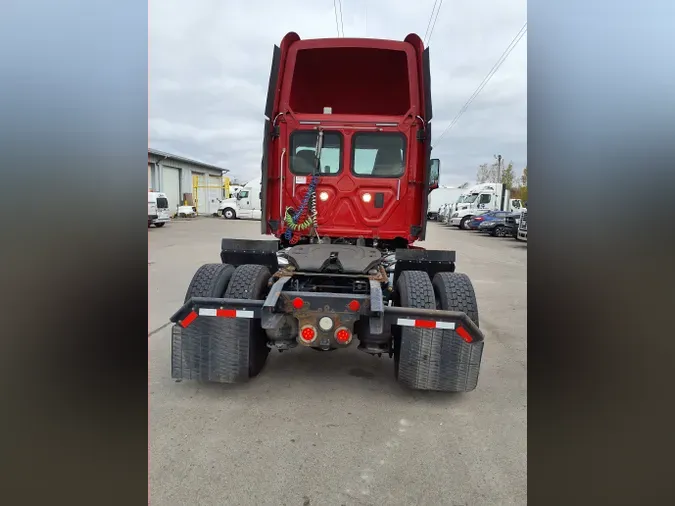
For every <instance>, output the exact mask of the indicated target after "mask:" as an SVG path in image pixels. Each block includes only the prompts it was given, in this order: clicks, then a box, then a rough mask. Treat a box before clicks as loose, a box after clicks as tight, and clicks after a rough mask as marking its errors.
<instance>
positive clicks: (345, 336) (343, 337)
mask: <svg viewBox="0 0 675 506" xmlns="http://www.w3.org/2000/svg"><path fill="white" fill-rule="evenodd" d="M335 340H336V341H337V342H338V343H340V344H349V342H350V341H351V340H352V333H351V331H350V330H349V329H348V328H346V327H339V328H338V329H337V330H336V331H335Z"/></svg>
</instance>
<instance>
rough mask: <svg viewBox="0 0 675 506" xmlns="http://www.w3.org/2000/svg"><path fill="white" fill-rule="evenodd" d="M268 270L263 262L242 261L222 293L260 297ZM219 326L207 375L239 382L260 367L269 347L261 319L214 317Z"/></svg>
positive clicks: (218, 380) (265, 358) (216, 378)
mask: <svg viewBox="0 0 675 506" xmlns="http://www.w3.org/2000/svg"><path fill="white" fill-rule="evenodd" d="M270 276H271V275H270V271H269V269H268V268H267V267H265V266H263V265H241V266H239V267H237V268H236V270H235V271H234V274H233V275H232V279H231V280H230V283H229V285H228V286H227V290H225V295H224V297H225V298H227V299H254V300H256V299H260V298H263V297H264V293H265V289H266V288H267V283H268V281H269V279H270ZM214 319H217V320H220V323H221V328H220V331H219V333H218V335H217V336H215V339H214V338H212V339H211V348H210V358H211V360H210V362H211V363H210V366H211V367H210V371H209V372H210V378H211V381H217V382H219V383H242V382H245V381H247V380H248V379H249V378H253V377H255V376H257V375H258V374H259V373H260V371H261V370H262V368H263V366H264V365H265V362H266V361H267V355H268V354H269V348H268V347H267V335H266V334H265V331H264V330H263V329H262V327H261V325H260V320H257V319H250V320H249V319H243V318H214Z"/></svg>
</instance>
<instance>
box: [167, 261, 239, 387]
mask: <svg viewBox="0 0 675 506" xmlns="http://www.w3.org/2000/svg"><path fill="white" fill-rule="evenodd" d="M233 273H234V267H233V266H231V265H228V264H205V265H202V266H201V267H200V268H199V269H197V272H196V273H195V275H194V276H193V277H192V281H190V285H189V286H188V289H187V292H186V293H185V299H184V301H183V302H187V301H188V300H190V299H191V298H192V297H222V296H223V294H224V293H225V289H226V288H227V284H228V283H229V281H230V278H231V277H232V274H233ZM215 319H216V318H198V319H197V321H195V323H193V324H192V325H191V326H190V327H189V328H187V329H183V330H182V331H181V332H180V334H179V335H176V336H173V337H172V340H171V360H172V369H173V370H172V377H176V378H181V379H182V378H184V379H195V380H198V381H203V382H208V381H209V369H210V365H209V349H210V348H211V339H212V338H213V337H214V336H215V335H217V333H218V327H217V322H214V321H213V320H215Z"/></svg>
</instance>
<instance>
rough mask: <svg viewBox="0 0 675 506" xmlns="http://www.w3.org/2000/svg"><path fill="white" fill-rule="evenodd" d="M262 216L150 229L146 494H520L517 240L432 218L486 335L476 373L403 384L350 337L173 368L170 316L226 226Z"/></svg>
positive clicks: (292, 501)
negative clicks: (198, 371)
mask: <svg viewBox="0 0 675 506" xmlns="http://www.w3.org/2000/svg"><path fill="white" fill-rule="evenodd" d="M259 230H260V223H259V222H253V221H239V220H237V221H227V220H223V219H217V218H198V219H195V220H193V221H176V222H172V223H170V224H168V225H166V226H165V227H164V228H162V229H155V228H151V229H148V242H149V258H148V269H149V308H148V311H149V314H148V321H149V329H148V332H149V334H150V335H149V338H148V348H149V364H148V367H149V392H150V413H149V417H150V436H149V438H150V442H149V444H150V502H151V504H153V505H182V504H199V505H228V506H229V505H274V506H278V505H288V506H291V505H293V506H295V505H298V506H307V505H312V506H319V505H328V506H333V505H336V506H340V505H380V504H381V505H388V506H393V505H413V504H415V505H417V504H419V505H427V506H428V505H481V506H482V505H507V504H526V498H527V491H526V486H527V479H526V475H527V458H526V450H527V439H526V438H527V436H526V434H527V374H526V372H527V323H526V321H527V246H526V245H525V244H522V243H519V242H517V241H515V240H514V239H510V238H509V239H497V238H491V237H487V236H483V235H481V234H478V233H475V232H465V231H459V230H457V229H455V228H446V227H444V226H441V225H438V224H436V223H430V224H429V229H428V240H427V241H425V242H424V243H420V244H421V245H423V246H425V247H427V248H437V249H454V250H456V251H457V266H458V271H459V272H465V273H467V274H468V275H469V276H471V278H472V281H473V283H474V287H475V289H476V293H477V298H478V307H479V311H480V323H481V329H482V330H483V332H484V333H485V335H486V339H485V341H486V342H485V350H484V353H483V365H482V370H481V376H480V378H479V381H478V388H477V389H476V390H475V391H473V392H470V393H466V394H442V393H435V392H411V391H407V390H404V389H403V388H402V387H400V386H399V385H398V384H397V382H396V381H395V379H394V372H393V360H390V359H389V358H385V357H383V358H379V359H378V358H377V357H371V356H369V355H367V354H365V353H362V352H360V351H357V350H356V347H355V346H354V347H353V348H351V349H349V350H345V351H342V352H340V351H336V352H332V353H318V352H315V351H313V350H309V349H299V348H296V349H294V350H292V351H290V352H285V353H283V354H279V353H278V352H273V353H270V356H269V359H268V361H267V365H266V367H265V369H264V370H263V372H262V373H261V374H260V376H259V377H257V378H255V379H254V380H252V381H251V382H249V383H247V384H245V385H235V386H230V385H208V386H200V385H199V384H197V383H196V382H191V381H183V382H180V383H176V382H175V381H174V380H172V379H171V377H170V370H169V358H170V356H169V345H170V328H169V326H168V317H169V316H170V315H171V314H172V313H173V312H174V311H175V310H176V309H178V308H179V307H180V306H181V305H182V302H183V297H184V295H185V291H186V289H187V286H188V283H189V282H190V279H191V278H192V275H193V274H194V272H195V271H196V269H197V268H198V267H199V266H200V265H201V264H203V263H213V262H219V261H220V260H219V248H220V239H221V238H222V237H238V238H255V237H259Z"/></svg>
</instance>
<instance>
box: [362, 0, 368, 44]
mask: <svg viewBox="0 0 675 506" xmlns="http://www.w3.org/2000/svg"><path fill="white" fill-rule="evenodd" d="M363 8H364V10H365V16H366V37H368V0H363Z"/></svg>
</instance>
